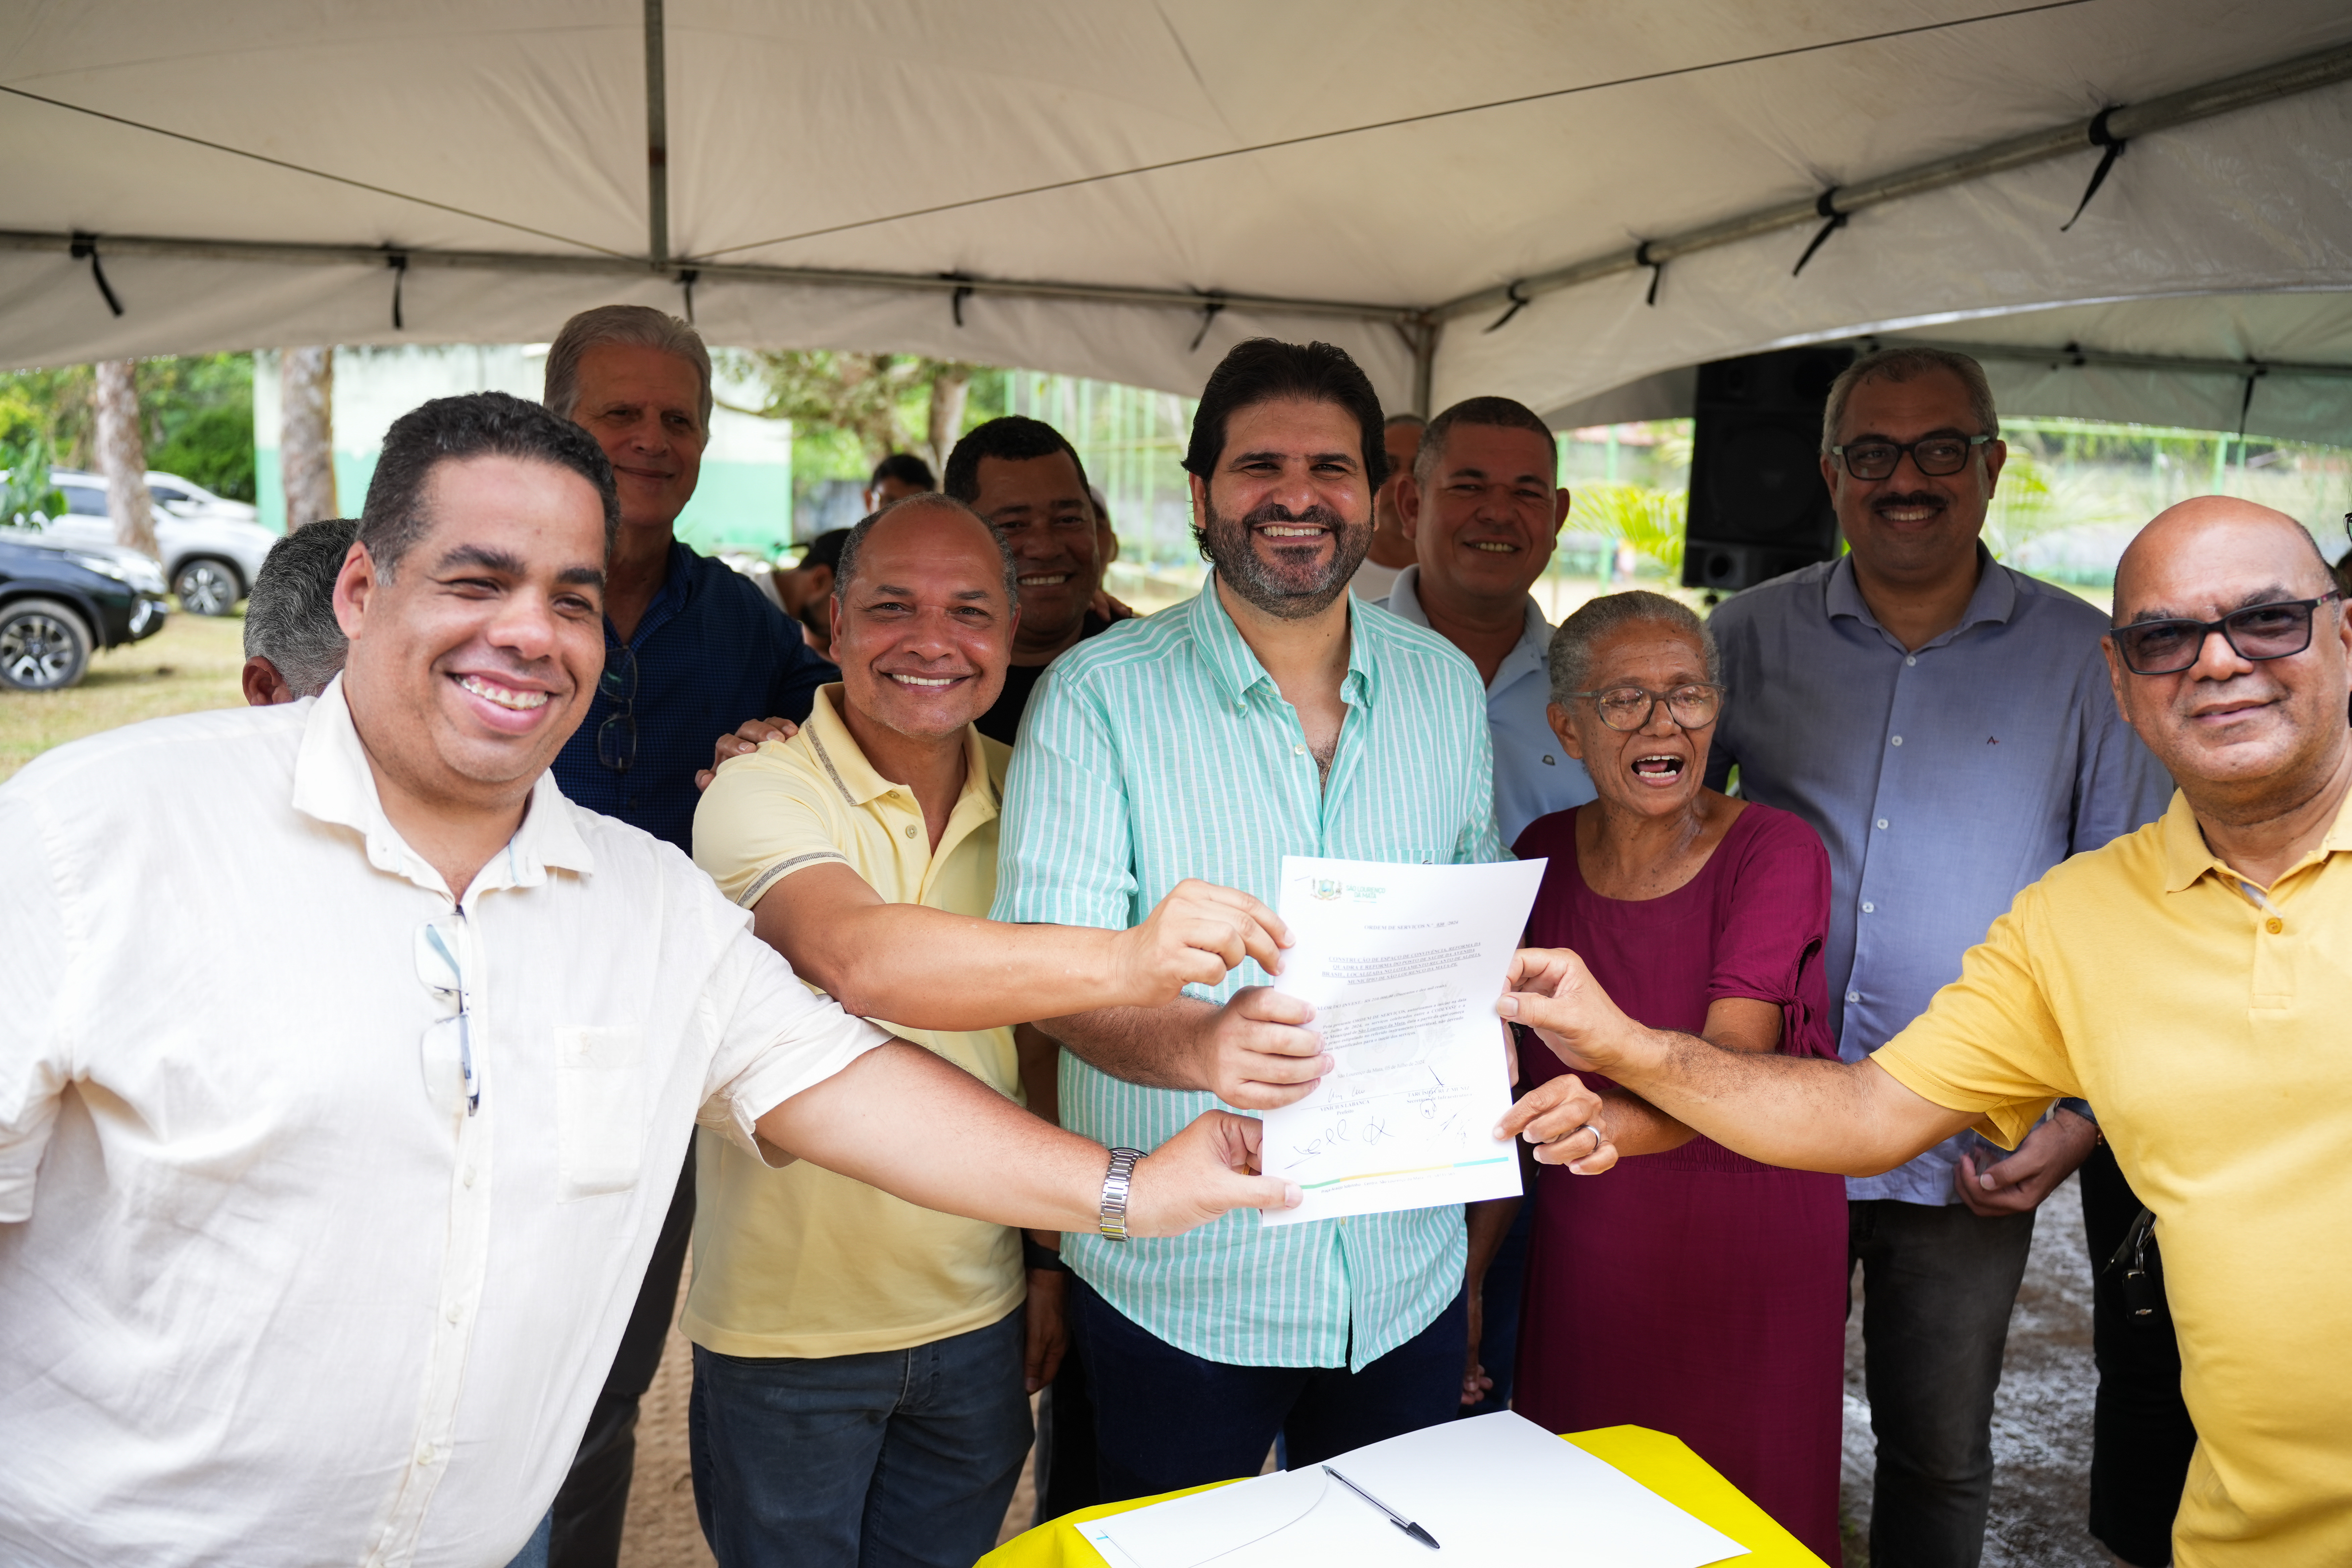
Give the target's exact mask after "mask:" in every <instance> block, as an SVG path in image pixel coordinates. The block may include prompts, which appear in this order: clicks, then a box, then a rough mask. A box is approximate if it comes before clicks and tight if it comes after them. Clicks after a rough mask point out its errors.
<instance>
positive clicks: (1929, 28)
mask: <svg viewBox="0 0 2352 1568" xmlns="http://www.w3.org/2000/svg"><path fill="white" fill-rule="evenodd" d="M2090 3H2091V0H2042V3H2041V4H2039V5H2017V6H2012V7H2011V8H2010V9H2008V10H2005V11H1985V12H1980V13H1979V14H1978V15H1976V16H1953V17H1948V18H1947V19H1946V20H1944V21H1940V22H1923V23H1921V24H1919V25H1918V26H1911V27H1893V28H1889V29H1887V30H1885V31H1884V32H1877V33H1860V34H1856V35H1855V36H1854V37H1850V38H1824V39H1822V40H1821V41H1820V42H1818V43H1811V44H1796V45H1792V46H1790V47H1788V48H1785V49H1769V50H1767V51H1765V52H1764V53H1762V54H1754V55H1739V56H1735V57H1734V58H1730V59H1721V60H1701V61H1700V62H1699V63H1697V64H1696V65H1688V66H1671V67H1668V68H1665V69H1664V70H1654V71H1643V72H1642V73H1640V74H1638V75H1634V76H1622V77H1612V78H1611V79H1608V80H1606V81H1588V82H1580V83H1578V84H1577V85H1576V86H1574V87H1559V88H1552V89H1549V90H1548V91H1544V92H1523V93H1519V94H1517V95H1516V96H1515V97H1511V98H1497V99H1493V100H1489V101H1487V102H1485V103H1464V104H1457V105H1455V106H1454V108H1452V109H1433V110H1429V111H1428V112H1427V113H1424V114H1405V115H1400V116H1398V117H1397V118H1395V119H1393V120H1374V121H1368V122H1367V123H1365V124H1362V125H1342V126H1338V127H1336V128H1334V129H1332V130H1329V131H1310V132H1307V133H1306V134H1304V135H1300V136H1286V137H1282V138H1279V139H1277V140H1276V141H1272V142H1252V143H1251V144H1250V145H1248V146H1246V147H1226V148H1223V149H1221V150H1219V151H1217V152H1214V153H1193V154H1192V155H1191V156H1190V157H1184V158H1168V159H1164V160H1162V161H1161V162H1160V163H1138V164H1135V165H1133V166H1132V167H1129V168H1125V169H1107V170H1105V171H1103V172H1102V173H1100V174H1076V175H1073V176H1072V177H1070V178H1069V179H1066V180H1051V181H1048V182H1046V183H1045V184H1037V185H1024V186H1023V187H1021V188H1020V189H1019V190H1012V191H997V192H995V193H993V194H992V195H985V196H967V197H964V198H963V199H961V200H960V201H952V202H940V203H936V204H934V205H930V206H924V207H910V208H908V210H907V211H905V212H897V213H885V214H883V215H882V216H879V217H862V218H855V219H852V220H851V221H849V222H847V223H837V224H831V225H828V226H825V227H824V228H811V229H803V230H802V231H801V232H799V233H798V234H782V235H776V236H774V237H771V238H767V239H750V240H745V241H744V242H743V243H742V244H740V245H730V246H724V247H720V248H719V249H718V250H715V251H712V252H711V253H710V254H711V255H713V256H729V255H732V254H733V253H735V252H736V251H739V250H760V249H763V248H765V247H768V246H771V245H790V244H792V243H793V242H794V241H796V240H803V239H819V238H823V237H824V236H826V235H834V234H844V233H847V232H849V231H851V230H854V229H861V228H873V227H875V226H877V225H880V224H886V223H898V222H901V221H903V220H905V219H907V218H917V217H931V216H936V215H938V214H940V213H949V212H961V211H963V210H964V209H966V208H968V207H977V206H986V205H989V204H991V203H992V202H1010V201H1017V200H1019V199H1020V198H1022V197H1024V196H1036V195H1047V194H1048V193H1051V192H1054V191H1066V190H1074V189H1076V188H1078V187H1081V186H1085V185H1097V184H1102V183H1103V182H1104V181H1106V180H1125V179H1129V178H1132V177H1133V176H1135V175H1138V174H1161V173H1164V172H1165V171H1167V170H1170V169H1188V168H1192V167H1193V166H1194V165H1196V164H1201V163H1218V162H1221V161H1223V160H1224V159H1227V158H1243V157H1247V156H1248V155H1249V154H1251V153H1275V152H1279V151H1281V150H1282V149H1284V148H1286V147H1304V146H1307V145H1310V144H1312V143H1314V142H1329V141H1334V140H1336V139H1338V138H1339V137H1342V136H1361V135H1364V134H1366V133H1368V132H1373V131H1393V130H1395V129H1397V128H1398V127H1399V126H1403V125H1421V124H1425V123H1427V122H1428V121H1433V120H1451V119H1454V118H1456V117H1458V116H1461V115H1465V114H1484V113H1486V111H1487V110H1495V109H1513V108H1517V106H1519V105H1521V104H1527V103H1543V102H1548V101H1549V100H1552V99H1556V98H1572V97H1575V96H1576V95H1578V94H1580V93H1587V92H1601V91H1603V90H1605V89H1609V88H1614V87H1639V86H1642V85H1643V84H1644V83H1647V82H1654V81H1667V80H1671V79H1674V78H1675V77H1684V76H1695V75H1697V74H1698V73H1700V72H1702V71H1713V70H1728V69H1731V68H1734V67H1736V66H1750V65H1760V64H1762V63H1764V62H1765V61H1768V60H1780V59H1790V58H1794V57H1796V56H1799V55H1811V54H1820V53H1822V51H1824V50H1827V49H1843V48H1849V47H1853V46H1854V45H1856V44H1877V43H1885V41H1887V40H1888V39H1890V38H1907V37H1916V36H1917V35H1919V34H1922V33H1938V32H1943V31H1946V30H1947V29H1949V28H1952V27H1969V26H1975V25H1977V24H1978V23H1979V22H2000V21H2007V20H2009V19H2010V18H2011V17H2016V16H2033V15H2035V14H2037V13H2039V12H2042V11H2063V10H2067V9H2070V8H2072V7H2074V6H2076V5H2088V4H2090ZM1186 58H1187V61H1188V62H1189V60H1190V58H1191V57H1190V56H1189V54H1188V55H1187V57H1186ZM1212 107H1214V105H1212ZM1222 112H1223V111H1222V110H1220V114H1221V115H1222Z"/></svg>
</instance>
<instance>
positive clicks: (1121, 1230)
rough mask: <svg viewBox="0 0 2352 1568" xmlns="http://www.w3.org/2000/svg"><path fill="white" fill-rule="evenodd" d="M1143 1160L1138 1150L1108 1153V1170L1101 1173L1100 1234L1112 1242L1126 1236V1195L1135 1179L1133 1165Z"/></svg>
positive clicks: (1117, 1150)
mask: <svg viewBox="0 0 2352 1568" xmlns="http://www.w3.org/2000/svg"><path fill="white" fill-rule="evenodd" d="M1142 1158H1143V1151H1142V1150H1140V1149H1114V1150H1112V1151H1111V1152H1110V1169H1109V1170H1108V1171H1106V1172H1104V1173H1103V1190H1102V1226H1101V1229H1102V1233H1103V1235H1104V1236H1106V1237H1109V1238H1110V1239H1111V1240H1113V1241H1125V1240H1127V1239H1128V1235H1127V1194H1128V1187H1129V1184H1131V1183H1132V1182H1133V1181H1134V1179H1135V1163H1136V1162H1137V1161H1138V1160H1140V1159H1142Z"/></svg>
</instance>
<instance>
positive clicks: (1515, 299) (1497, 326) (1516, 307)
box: [1486, 283, 1528, 332]
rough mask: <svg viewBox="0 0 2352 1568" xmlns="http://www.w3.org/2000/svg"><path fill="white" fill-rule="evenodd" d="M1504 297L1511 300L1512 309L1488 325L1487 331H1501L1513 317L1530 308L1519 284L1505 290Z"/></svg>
mask: <svg viewBox="0 0 2352 1568" xmlns="http://www.w3.org/2000/svg"><path fill="white" fill-rule="evenodd" d="M1503 295H1504V298H1506V299H1507V300H1510V302H1511V307H1510V309H1509V310H1505V311H1504V312H1503V313H1502V314H1501V315H1499V316H1497V317H1496V318H1495V319H1494V320H1493V321H1489V322H1487V323H1486V331H1490V332H1495V331H1501V330H1502V327H1503V323H1504V322H1506V321H1509V320H1510V319H1511V318H1512V317H1513V316H1516V315H1517V314H1518V313H1519V312H1520V311H1521V310H1526V309H1527V308H1528V297H1527V296H1526V295H1525V294H1522V293H1520V292H1519V286H1518V285H1517V283H1513V284H1512V285H1511V286H1510V287H1509V288H1508V289H1505V290H1504V291H1503Z"/></svg>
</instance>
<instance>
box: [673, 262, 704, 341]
mask: <svg viewBox="0 0 2352 1568" xmlns="http://www.w3.org/2000/svg"><path fill="white" fill-rule="evenodd" d="M701 276H702V274H701V273H700V272H699V271H698V270H696V269H695V268H691V267H686V268H679V270H678V274H677V286H678V287H679V288H680V289H684V290H685V291H686V324H687V325H688V326H689V327H690V326H692V325H694V284H695V279H698V278H700V277H701Z"/></svg>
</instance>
